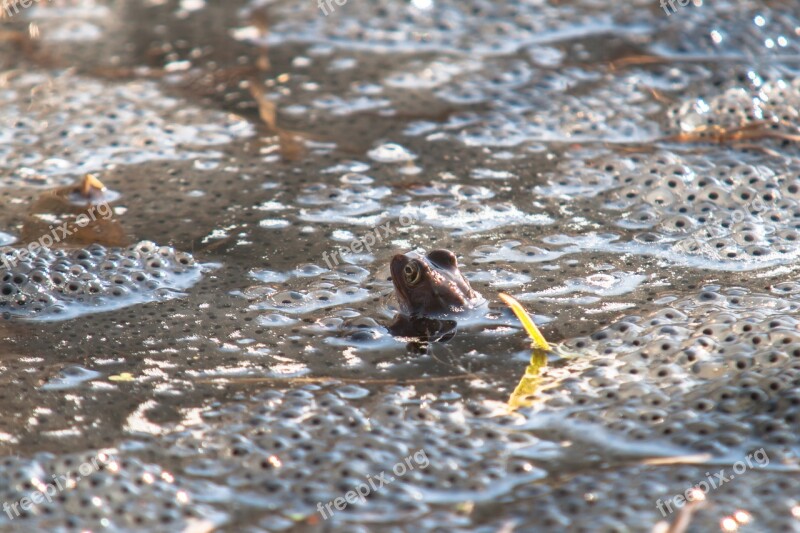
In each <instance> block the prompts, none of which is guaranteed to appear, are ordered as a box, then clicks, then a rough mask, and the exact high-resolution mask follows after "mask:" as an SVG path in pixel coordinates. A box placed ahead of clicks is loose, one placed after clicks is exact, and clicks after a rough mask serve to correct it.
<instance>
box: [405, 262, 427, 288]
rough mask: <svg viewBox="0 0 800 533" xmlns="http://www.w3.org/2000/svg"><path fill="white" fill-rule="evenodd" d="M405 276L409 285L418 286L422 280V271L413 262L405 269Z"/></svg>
mask: <svg viewBox="0 0 800 533" xmlns="http://www.w3.org/2000/svg"><path fill="white" fill-rule="evenodd" d="M403 275H404V276H405V278H406V283H408V284H409V285H416V284H417V283H419V282H420V280H421V279H422V269H421V268H419V264H417V262H416V261H411V262H409V263H408V264H406V266H405V267H403Z"/></svg>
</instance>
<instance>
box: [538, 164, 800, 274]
mask: <svg viewBox="0 0 800 533" xmlns="http://www.w3.org/2000/svg"><path fill="white" fill-rule="evenodd" d="M564 167H565V169H567V168H569V169H572V170H575V169H577V175H579V176H582V177H585V176H589V175H593V176H596V177H595V178H594V179H593V180H592V181H593V182H594V183H595V184H596V185H597V186H599V187H600V188H601V192H600V193H599V196H600V199H601V200H602V203H599V204H598V202H596V201H593V200H589V199H587V200H585V201H587V202H589V201H592V202H594V203H593V205H600V206H601V207H602V208H603V210H605V211H606V212H607V213H613V214H614V215H615V216H617V217H618V218H619V220H618V221H617V222H616V224H617V226H619V227H620V228H621V229H623V230H626V231H627V232H629V233H630V237H629V240H626V239H625V238H624V237H625V235H624V234H623V235H620V234H586V235H584V236H582V237H579V238H562V237H560V236H551V237H548V238H545V239H543V241H544V242H545V243H546V244H550V245H558V246H564V245H566V248H561V252H562V253H564V252H567V253H572V252H576V251H579V250H585V249H587V248H589V249H592V248H593V249H596V250H599V251H616V252H623V253H624V252H632V253H637V254H643V255H655V256H658V257H662V258H665V259H668V260H670V261H672V262H674V263H677V264H682V265H691V266H699V267H713V268H717V269H721V270H751V269H755V268H764V267H766V266H769V265H781V264H788V263H790V262H792V261H794V260H795V259H796V258H797V256H798V254H800V246H798V238H799V237H800V235H798V233H797V230H798V228H799V227H800V223H798V222H797V217H796V216H795V214H797V213H800V181H798V175H800V174H798V170H800V169H798V168H797V166H796V165H795V164H793V163H782V164H780V165H779V164H776V162H775V161H773V160H771V159H767V158H766V157H765V156H750V157H747V156H746V157H742V158H741V159H735V158H731V159H723V160H720V161H718V162H717V163H716V164H714V163H711V161H709V160H708V159H707V158H703V157H693V156H681V155H679V154H676V153H673V152H668V151H665V152H661V153H657V154H653V155H651V154H637V155H631V156H628V157H624V158H620V157H619V156H617V155H614V156H601V157H593V158H588V159H586V160H583V159H581V157H580V156H578V158H577V161H571V162H569V163H567V164H565V165H564ZM558 176H560V173H558V174H556V175H554V176H553V177H552V178H551V180H550V183H549V184H548V186H547V187H543V188H540V189H539V190H540V192H542V193H548V194H562V192H563V191H564V190H565V188H568V187H570V180H569V179H561V178H560V177H558ZM576 241H581V242H580V244H579V245H575V242H576ZM552 251H554V252H555V251H556V250H552Z"/></svg>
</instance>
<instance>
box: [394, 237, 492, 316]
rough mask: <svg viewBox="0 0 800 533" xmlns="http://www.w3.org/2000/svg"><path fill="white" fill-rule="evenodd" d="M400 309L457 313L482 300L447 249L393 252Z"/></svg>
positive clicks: (431, 313) (420, 313) (409, 313)
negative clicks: (420, 252)
mask: <svg viewBox="0 0 800 533" xmlns="http://www.w3.org/2000/svg"><path fill="white" fill-rule="evenodd" d="M389 269H390V271H391V275H392V284H393V285H394V290H395V295H396V296H397V301H398V303H399V306H400V313H401V314H403V315H405V316H408V317H431V316H434V317H435V316H442V315H450V314H459V313H462V312H464V311H466V310H469V309H473V308H474V307H476V306H477V305H478V304H479V303H480V302H481V301H482V298H481V297H480V294H478V293H477V292H475V291H474V290H473V289H472V287H471V286H470V284H469V282H468V281H467V279H466V278H465V277H464V275H463V274H462V273H461V270H460V269H459V267H458V259H457V258H456V254H454V253H453V252H451V251H450V250H445V249H438V250H432V251H431V252H429V253H428V254H426V255H421V254H418V253H416V252H411V253H409V254H396V255H395V256H394V257H392V261H391V263H390V265H389Z"/></svg>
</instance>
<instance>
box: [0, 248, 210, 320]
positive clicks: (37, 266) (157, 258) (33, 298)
mask: <svg viewBox="0 0 800 533" xmlns="http://www.w3.org/2000/svg"><path fill="white" fill-rule="evenodd" d="M3 257H4V261H5V262H6V264H7V265H9V268H6V269H4V270H3V271H2V272H0V313H2V316H3V317H5V318H24V319H38V320H65V319H68V318H74V317H76V316H80V315H83V314H86V313H96V312H100V311H110V310H113V309H119V308H122V307H127V306H130V305H134V304H139V303H145V302H149V301H159V300H165V299H169V298H174V297H175V296H177V295H179V294H180V293H179V292H177V291H180V290H182V289H186V288H188V287H191V286H192V285H194V284H195V283H196V282H197V281H198V280H199V279H200V277H201V272H202V268H201V266H200V265H198V264H196V263H195V261H194V259H193V258H192V256H190V255H189V254H185V253H182V252H178V251H176V250H174V249H172V248H170V247H166V246H163V247H159V246H157V245H156V244H154V243H152V242H148V241H143V242H140V243H139V244H136V245H133V246H130V247H128V248H105V247H103V246H101V245H96V244H95V245H90V246H88V247H86V248H85V249H73V250H69V249H49V248H42V247H40V248H37V249H36V251H35V252H34V254H31V255H27V256H26V257H24V258H23V257H20V256H19V255H18V252H17V251H12V250H9V249H6V250H5V253H4V256H3Z"/></svg>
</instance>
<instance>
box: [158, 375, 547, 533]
mask: <svg viewBox="0 0 800 533" xmlns="http://www.w3.org/2000/svg"><path fill="white" fill-rule="evenodd" d="M369 395H370V392H369V390H368V389H364V388H362V387H357V386H352V385H335V384H331V385H326V386H316V385H309V386H304V387H301V388H297V389H294V390H290V391H286V392H283V391H277V390H274V391H269V392H265V393H262V394H260V395H258V396H256V397H253V398H252V399H250V400H248V401H247V402H243V403H240V404H238V405H229V406H224V407H220V409H218V410H212V411H209V412H207V413H206V414H205V423H204V425H203V427H202V429H201V430H200V431H196V430H192V431H184V432H175V433H173V434H171V435H170V436H169V437H168V443H167V448H166V453H168V454H175V455H176V456H180V455H183V454H184V451H185V450H194V449H196V447H197V446H199V445H201V443H202V445H203V446H204V448H205V449H206V450H207V452H208V453H207V454H205V456H204V457H202V458H197V459H194V460H189V461H188V462H187V463H186V466H185V468H184V473H185V474H186V475H189V476H203V477H206V478H211V479H213V481H214V482H215V483H218V484H220V485H226V486H228V487H231V488H232V493H231V494H230V497H231V498H235V493H239V494H248V495H249V497H248V500H249V501H250V502H251V505H252V506H253V507H254V509H255V510H257V512H260V513H262V514H264V516H265V518H264V520H263V521H262V524H263V526H264V527H265V528H266V529H268V530H277V529H280V528H281V527H283V525H284V524H286V522H287V519H288V517H289V516H293V515H294V517H295V520H298V519H302V520H305V519H306V518H307V517H312V516H313V515H315V514H316V513H318V507H317V504H318V503H322V504H323V506H324V505H325V504H326V503H327V502H329V501H331V500H333V499H335V498H337V497H339V496H341V495H342V494H344V493H346V492H347V491H349V490H352V489H354V488H355V487H356V486H358V485H359V484H361V483H368V479H369V478H373V479H376V478H377V476H380V475H381V474H382V473H385V474H386V477H385V479H386V481H387V483H388V484H387V485H386V486H383V487H379V488H378V489H377V490H370V494H369V496H368V497H367V498H366V501H365V502H363V503H358V504H355V505H351V506H348V509H347V512H345V513H341V512H335V514H334V515H333V517H332V518H330V519H329V520H332V523H333V524H344V523H359V522H361V523H366V524H374V525H376V526H378V525H380V524H382V523H391V522H396V521H400V520H403V521H407V520H409V519H412V520H421V521H422V522H420V523H424V520H425V518H424V517H425V516H426V515H428V514H429V513H430V512H432V511H433V510H434V509H442V510H444V513H445V514H444V515H443V516H442V518H441V520H443V521H442V522H438V521H437V523H440V524H443V523H452V524H453V525H455V524H457V523H458V521H459V519H458V517H457V513H454V512H453V509H454V507H455V506H456V504H458V503H459V502H461V501H464V500H465V499H471V500H474V501H478V502H482V501H492V500H493V499H495V498H497V497H498V496H499V495H501V494H509V493H511V492H512V491H513V490H514V489H515V488H516V487H518V486H522V485H524V484H528V483H532V482H534V481H536V480H539V479H541V478H542V477H543V476H544V475H545V473H544V470H543V469H541V468H538V467H536V466H534V465H533V464H532V463H531V461H530V460H528V459H525V458H517V457H514V454H513V453H512V454H509V453H508V447H509V446H510V447H511V448H512V449H527V450H528V451H529V452H531V453H535V450H537V449H538V447H539V446H545V448H548V447H549V446H550V445H549V444H547V443H544V444H543V443H540V441H539V440H538V439H536V438H535V437H533V436H531V435H527V434H524V433H519V432H516V431H515V430H514V426H515V424H517V423H519V422H520V421H521V420H522V418H521V417H519V416H514V415H510V416H505V417H493V416H491V415H492V412H491V411H490V410H487V409H486V408H485V406H483V405H479V404H469V403H467V404H465V403H464V402H461V401H459V398H458V397H457V395H455V396H453V397H451V398H450V399H447V400H446V399H439V400H430V399H423V398H420V397H418V396H417V395H416V393H415V392H414V390H413V388H409V387H391V388H390V389H388V390H387V391H386V392H385V393H382V397H381V398H380V401H378V402H374V403H373V404H372V405H371V406H367V405H364V406H360V405H359V403H358V401H359V400H361V399H363V398H366V397H367V396H369ZM347 400H350V401H347ZM301 420H302V424H301V423H299V422H300V421H301ZM195 429H196V428H195ZM420 450H421V451H422V453H419V452H420ZM415 453H417V455H416V456H414V454H415ZM409 456H411V457H412V459H411V460H410V461H409V462H405V459H406V458H408V457H409ZM397 464H404V465H405V470H406V471H405V473H402V472H403V468H402V467H398V468H397V469H395V466H396V465H397ZM448 509H450V510H448ZM317 518H319V516H318V515H317ZM317 518H315V519H314V520H316V519H317ZM451 521H452V522H451Z"/></svg>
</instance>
